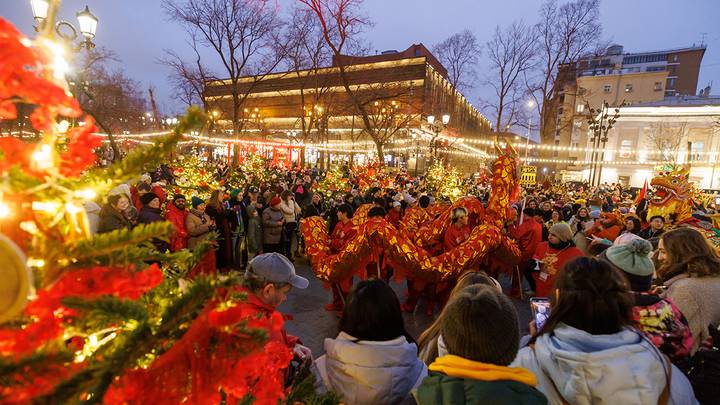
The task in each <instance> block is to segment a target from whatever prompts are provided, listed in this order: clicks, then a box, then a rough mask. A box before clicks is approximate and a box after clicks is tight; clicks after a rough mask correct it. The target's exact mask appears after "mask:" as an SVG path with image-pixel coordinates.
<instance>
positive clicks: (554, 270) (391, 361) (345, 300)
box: [86, 167, 720, 404]
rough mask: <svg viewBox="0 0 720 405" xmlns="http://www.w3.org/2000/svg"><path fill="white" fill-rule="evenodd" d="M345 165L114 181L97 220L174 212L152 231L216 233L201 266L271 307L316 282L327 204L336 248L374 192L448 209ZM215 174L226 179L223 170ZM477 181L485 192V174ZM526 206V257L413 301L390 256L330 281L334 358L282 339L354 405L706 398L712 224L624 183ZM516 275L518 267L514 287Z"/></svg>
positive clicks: (714, 313) (714, 282) (166, 246)
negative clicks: (399, 290) (311, 273)
mask: <svg viewBox="0 0 720 405" xmlns="http://www.w3.org/2000/svg"><path fill="white" fill-rule="evenodd" d="M346 171H347V177H348V178H349V179H350V184H351V189H350V191H349V192H347V193H345V194H339V195H333V196H326V195H322V194H320V193H318V192H317V191H316V189H317V185H318V182H319V181H321V179H322V172H321V171H319V170H317V169H306V170H302V171H293V170H288V171H285V175H284V176H283V177H280V178H277V179H274V182H273V183H266V184H260V185H258V186H255V185H248V186H247V187H245V188H244V189H242V190H240V189H233V190H230V191H229V193H227V194H225V193H224V192H221V191H215V192H213V193H212V195H211V197H210V198H209V199H208V200H204V199H201V198H199V197H197V196H193V197H191V198H190V199H189V202H190V205H189V207H188V199H187V197H186V196H184V195H180V194H176V195H173V196H172V198H171V199H168V198H167V196H166V192H165V191H164V190H166V189H167V187H166V186H167V185H168V184H172V179H168V178H166V177H162V176H157V173H153V174H152V175H146V176H143V178H141V180H140V181H139V182H138V183H136V184H133V185H131V186H123V187H120V188H118V189H116V190H113V192H112V193H111V195H110V196H108V198H107V204H106V205H105V206H103V207H102V208H100V207H98V206H97V205H94V204H88V205H87V206H86V209H87V211H88V213H89V215H90V217H91V218H93V217H95V218H94V220H92V221H91V222H92V223H94V225H93V229H94V231H96V232H98V233H103V232H110V231H112V230H114V229H120V228H131V227H133V226H134V225H135V224H138V223H152V222H157V221H163V220H167V221H169V222H170V223H172V224H173V227H174V233H173V235H172V237H171V238H170V240H169V242H165V241H161V240H158V241H156V242H155V243H154V245H155V247H156V248H157V249H158V250H160V251H173V252H174V251H179V250H182V249H190V250H192V249H194V248H195V247H196V246H198V244H199V243H200V242H202V241H203V240H205V239H207V238H208V237H209V236H210V235H213V234H216V235H217V236H216V238H215V241H214V248H213V249H211V250H210V251H209V252H208V254H207V256H206V257H205V258H204V259H203V262H202V265H199V266H200V270H199V271H200V272H215V271H219V272H228V271H241V270H242V271H244V275H245V276H244V277H245V280H246V287H247V291H248V292H249V299H248V305H250V306H252V307H253V308H256V309H257V310H258V311H259V312H260V313H264V314H271V313H273V312H274V311H276V308H277V306H278V305H279V304H280V303H282V302H283V301H284V300H285V299H286V298H287V294H288V293H289V291H290V289H291V288H293V287H294V288H300V289H302V288H306V287H307V286H308V280H306V279H305V278H303V277H300V276H298V275H297V274H296V273H295V269H294V261H295V260H296V259H297V258H299V257H301V256H302V253H303V241H302V238H301V237H300V234H299V232H298V224H299V221H300V219H301V218H302V217H310V216H317V215H320V216H322V217H323V218H325V219H326V221H327V224H328V229H327V231H328V234H329V235H330V238H329V240H330V243H329V249H330V251H331V252H332V253H338V252H340V251H342V250H343V248H344V247H345V246H346V245H347V244H348V243H349V242H350V241H351V240H352V239H353V238H354V237H355V234H356V228H355V225H354V224H353V221H352V217H353V214H354V213H355V211H357V210H358V208H359V207H360V206H361V205H363V204H372V207H371V208H370V209H369V211H368V217H383V218H385V220H387V221H388V222H389V223H390V224H392V225H393V226H395V227H400V226H402V225H401V224H402V219H403V218H404V217H405V216H406V215H418V216H419V217H420V218H421V221H420V222H421V224H422V223H428V222H429V221H431V220H433V219H434V218H435V216H436V215H438V213H439V212H440V211H438V210H433V206H434V205H435V204H438V203H440V202H439V201H435V198H434V196H433V193H432V192H431V191H430V190H428V189H427V187H426V184H425V183H424V180H423V179H422V177H418V178H413V177H411V176H409V175H408V174H407V173H405V172H399V173H397V174H396V175H395V177H394V178H392V179H391V181H390V184H391V186H387V185H386V186H384V187H371V188H369V189H367V190H364V191H365V192H361V190H360V189H359V187H357V185H356V184H355V183H354V181H353V176H352V172H351V170H350V169H346ZM224 173H225V174H224ZM217 175H218V176H220V177H222V176H223V175H226V170H225V167H218V174H217ZM467 182H468V183H467V185H468V186H469V187H468V190H472V193H473V195H475V196H476V197H477V198H478V199H479V200H480V201H482V202H484V203H486V202H487V199H488V197H489V193H490V190H489V188H488V187H487V185H485V184H481V183H479V182H477V181H474V180H472V179H468V181H467ZM468 192H470V191H468ZM647 198H649V197H647ZM163 207H164V208H163ZM512 208H513V209H512V210H511V213H512V215H511V216H510V219H509V220H508V221H507V223H506V224H505V229H504V232H505V233H506V234H507V235H508V236H510V238H511V239H513V240H514V241H515V242H516V243H517V245H518V247H519V249H520V252H521V257H520V260H519V262H517V263H510V264H508V263H504V262H503V261H502V260H499V259H501V258H497V257H493V256H492V254H491V256H490V257H489V258H488V259H487V260H486V261H485V262H483V263H482V264H480V266H479V267H478V268H473V269H468V272H466V273H464V274H462V275H459V276H458V277H457V279H455V280H451V281H449V282H446V283H441V284H426V283H419V282H418V280H412V279H410V280H407V281H406V282H407V296H406V297H405V300H404V302H401V299H400V298H399V297H398V296H397V295H396V293H395V290H394V289H393V288H391V287H390V279H391V276H392V274H393V273H394V272H396V271H397V270H399V269H393V268H391V266H389V265H387V263H384V261H383V257H382V252H376V253H374V254H373V257H372V260H371V264H369V265H368V266H367V267H366V268H363V269H357V271H356V272H355V273H354V274H353V275H350V276H349V277H348V278H347V279H346V280H343V281H341V282H337V283H334V284H332V285H330V286H329V287H330V288H331V291H332V300H331V302H329V303H328V305H327V307H326V308H327V310H329V311H334V312H336V313H337V314H338V315H339V334H338V335H337V336H336V337H334V338H328V339H326V340H325V344H324V352H325V353H324V355H322V356H320V357H319V358H317V359H313V356H312V353H311V352H310V350H309V349H308V348H307V347H305V346H303V345H302V344H301V343H300V341H299V340H298V339H297V338H293V337H289V336H287V335H286V334H285V333H284V332H283V333H281V334H277V336H271V337H270V338H271V339H281V340H282V341H283V342H284V343H285V344H287V346H288V347H289V348H290V349H292V350H293V352H294V354H295V355H296V360H297V361H298V363H299V364H300V365H301V366H302V367H311V368H312V370H314V372H315V373H316V375H317V383H318V389H319V390H320V391H323V390H331V391H334V392H336V393H338V394H340V395H341V396H342V397H343V400H344V402H345V403H347V404H397V403H419V404H464V403H487V404H518V403H519V404H544V403H551V404H566V403H577V404H605V403H607V404H610V403H614V404H615V403H616V404H626V403H642V404H645V403H648V404H651V403H658V404H669V403H672V404H686V403H687V404H692V403H696V401H697V400H696V397H697V398H699V399H703V400H706V399H707V398H708V393H707V392H706V391H698V388H697V387H696V386H693V385H691V381H690V380H689V379H688V378H687V377H686V373H687V372H688V368H689V365H691V364H693V359H694V358H695V357H696V356H697V355H698V352H700V351H702V350H703V347H708V345H711V344H713V343H712V342H711V340H712V339H711V335H712V334H713V333H714V331H716V329H714V328H715V326H716V325H718V324H720V301H718V299H717V297H718V296H720V257H719V256H718V254H717V252H716V250H715V249H714V248H713V247H712V246H711V245H710V244H709V243H708V241H707V240H706V239H705V237H704V236H703V235H702V234H701V233H700V232H698V231H697V230H695V229H692V228H690V227H676V226H674V224H668V223H666V218H663V217H662V216H654V217H651V218H647V199H642V198H641V199H639V200H635V199H634V196H632V195H630V193H628V192H627V191H625V190H623V189H622V187H620V186H616V185H611V186H605V187H602V188H590V187H583V186H582V185H574V186H571V185H562V184H560V185H545V186H544V187H537V188H534V189H525V190H523V196H522V198H521V200H520V201H518V202H517V203H516V204H515V205H513V206H512ZM413 211H414V213H413ZM163 213H164V214H163ZM411 213H412V214H411ZM450 218H451V219H450V220H451V224H450V225H449V226H448V228H447V230H446V231H445V233H444V235H443V237H442V242H441V243H439V244H438V245H437V246H436V247H435V249H436V251H435V252H434V254H439V253H442V252H444V251H450V250H452V249H454V248H456V247H457V246H459V245H461V244H462V243H463V242H464V241H465V240H466V239H467V238H468V237H469V236H470V233H471V228H470V226H469V224H468V211H467V210H466V209H464V208H455V209H453V210H452V212H451V215H450ZM502 279H504V280H510V283H509V285H505V288H503V287H502V286H501V283H500V282H498V280H502ZM421 284H422V285H421ZM528 296H536V297H545V298H547V300H548V301H549V305H550V310H549V314H547V313H545V314H543V315H544V316H545V317H546V318H547V319H546V321H545V322H544V323H543V324H542V325H536V323H535V319H533V321H532V322H531V323H530V325H529V326H528V329H529V335H528V336H524V337H521V336H520V333H521V330H522V328H520V327H519V321H518V319H519V318H518V313H517V310H516V303H517V301H515V302H514V301H513V298H527V297H528ZM419 301H424V302H425V310H426V312H427V314H428V315H435V314H436V313H437V317H436V318H435V320H434V322H433V323H432V325H431V326H430V327H429V328H428V329H427V330H426V331H425V332H424V333H423V334H422V335H421V336H420V337H419V338H418V339H417V340H416V339H415V338H414V337H413V336H412V335H410V334H409V333H408V332H407V330H406V329H405V325H404V318H403V315H402V313H403V312H413V311H415V310H416V307H417V304H418V302H419ZM520 305H527V303H526V302H525V301H523V304H520ZM436 310H437V311H438V312H436ZM714 344H718V342H717V341H716V342H714ZM293 368H294V367H289V369H293Z"/></svg>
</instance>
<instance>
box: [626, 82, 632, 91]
mask: <svg viewBox="0 0 720 405" xmlns="http://www.w3.org/2000/svg"><path fill="white" fill-rule="evenodd" d="M632 91H633V85H632V84H631V83H628V84H626V85H625V93H632Z"/></svg>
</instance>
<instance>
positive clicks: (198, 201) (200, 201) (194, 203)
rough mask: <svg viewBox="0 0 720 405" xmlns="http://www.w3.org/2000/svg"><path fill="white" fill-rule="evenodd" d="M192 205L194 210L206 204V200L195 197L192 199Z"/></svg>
mask: <svg viewBox="0 0 720 405" xmlns="http://www.w3.org/2000/svg"><path fill="white" fill-rule="evenodd" d="M190 203H191V204H192V207H193V208H197V207H198V206H199V205H200V204H205V200H203V199H202V198H200V197H198V196H196V195H194V196H193V197H192V199H191V200H190Z"/></svg>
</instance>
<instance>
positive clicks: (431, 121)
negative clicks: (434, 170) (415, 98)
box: [427, 114, 450, 158]
mask: <svg viewBox="0 0 720 405" xmlns="http://www.w3.org/2000/svg"><path fill="white" fill-rule="evenodd" d="M427 123H428V125H429V126H430V129H432V131H433V132H434V133H435V136H433V138H432V140H431V141H430V147H431V148H433V158H437V146H438V142H437V138H438V136H440V133H441V132H442V131H443V130H444V129H445V127H446V126H447V124H449V123H450V114H443V116H442V122H440V123H438V122H435V116H434V115H428V116H427Z"/></svg>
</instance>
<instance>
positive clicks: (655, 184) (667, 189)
mask: <svg viewBox="0 0 720 405" xmlns="http://www.w3.org/2000/svg"><path fill="white" fill-rule="evenodd" d="M650 186H651V187H652V188H653V198H652V199H651V200H650V201H649V203H648V213H647V217H648V218H652V217H654V216H658V215H659V216H662V217H663V218H665V222H666V223H668V224H671V226H672V227H679V226H690V227H693V228H696V229H697V230H698V231H700V232H701V233H702V234H703V235H705V237H706V238H708V239H709V240H710V241H711V242H712V243H713V245H714V246H715V247H716V248H720V229H718V225H719V224H720V216H717V215H716V216H708V217H707V218H708V219H709V220H710V221H703V220H701V219H699V218H696V217H694V216H693V211H694V207H695V206H696V202H697V201H698V199H700V198H701V193H700V191H699V190H697V189H696V188H695V186H694V184H693V183H692V182H691V181H690V168H689V167H687V166H677V165H668V166H666V167H663V168H662V169H661V170H660V171H659V172H658V174H657V175H656V176H655V177H653V179H652V180H651V181H650Z"/></svg>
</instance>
